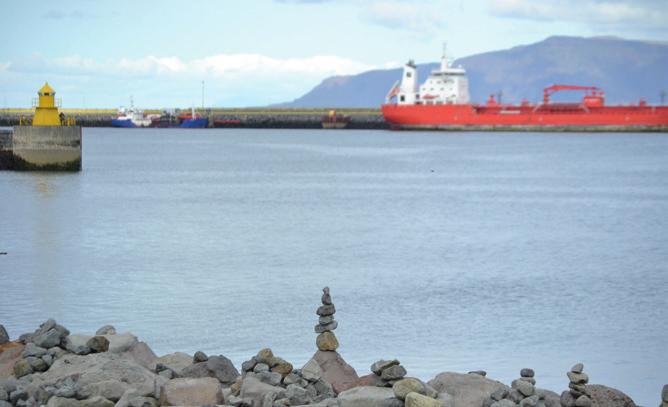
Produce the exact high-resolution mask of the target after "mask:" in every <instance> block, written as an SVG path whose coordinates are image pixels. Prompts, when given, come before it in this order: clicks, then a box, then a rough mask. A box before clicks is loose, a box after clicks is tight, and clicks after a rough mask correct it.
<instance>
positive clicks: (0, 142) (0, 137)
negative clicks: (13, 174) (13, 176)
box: [0, 130, 14, 170]
mask: <svg viewBox="0 0 668 407" xmlns="http://www.w3.org/2000/svg"><path fill="white" fill-rule="evenodd" d="M13 167H14V156H13V154H12V131H11V130H0V170H11V169H12V168H13Z"/></svg>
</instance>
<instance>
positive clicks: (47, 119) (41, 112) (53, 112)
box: [32, 82, 61, 126]
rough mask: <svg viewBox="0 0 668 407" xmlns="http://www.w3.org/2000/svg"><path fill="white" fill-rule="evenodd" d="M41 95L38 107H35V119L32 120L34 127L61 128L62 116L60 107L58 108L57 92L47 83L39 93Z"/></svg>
mask: <svg viewBox="0 0 668 407" xmlns="http://www.w3.org/2000/svg"><path fill="white" fill-rule="evenodd" d="M37 94H38V95H39V99H38V103H37V106H36V107H35V117H34V118H33V120H32V125H33V126H60V125H61V122H60V115H59V114H58V106H56V91H55V90H53V88H51V86H49V83H48V82H46V83H45V84H44V86H42V89H40V90H39V91H37Z"/></svg>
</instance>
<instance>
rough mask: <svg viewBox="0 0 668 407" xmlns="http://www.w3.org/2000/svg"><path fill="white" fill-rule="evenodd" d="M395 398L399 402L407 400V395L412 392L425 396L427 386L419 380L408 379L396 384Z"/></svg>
mask: <svg viewBox="0 0 668 407" xmlns="http://www.w3.org/2000/svg"><path fill="white" fill-rule="evenodd" d="M392 390H393V391H394V396H395V397H396V398H398V399H399V400H406V395H407V394H408V393H411V392H415V393H420V394H425V395H426V391H425V385H424V383H422V381H420V380H419V379H416V378H413V377H407V378H405V379H401V380H399V381H397V382H396V383H394V385H393V386H392Z"/></svg>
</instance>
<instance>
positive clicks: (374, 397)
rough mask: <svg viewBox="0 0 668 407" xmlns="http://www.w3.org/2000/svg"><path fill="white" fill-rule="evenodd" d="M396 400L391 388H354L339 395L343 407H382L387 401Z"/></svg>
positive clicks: (338, 398)
mask: <svg viewBox="0 0 668 407" xmlns="http://www.w3.org/2000/svg"><path fill="white" fill-rule="evenodd" d="M389 398H394V392H393V391H392V389H390V388H389V387H369V386H366V387H354V388H352V389H349V390H346V391H343V392H341V393H339V395H338V397H337V400H338V401H339V403H340V406H341V407H382V406H383V403H384V401H385V400H386V399H389Z"/></svg>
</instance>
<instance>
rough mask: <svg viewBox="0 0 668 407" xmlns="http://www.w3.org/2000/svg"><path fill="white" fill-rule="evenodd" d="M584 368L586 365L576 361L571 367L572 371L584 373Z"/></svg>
mask: <svg viewBox="0 0 668 407" xmlns="http://www.w3.org/2000/svg"><path fill="white" fill-rule="evenodd" d="M582 369H584V365H583V364H582V363H576V364H575V365H573V367H572V368H571V372H573V373H582Z"/></svg>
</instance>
